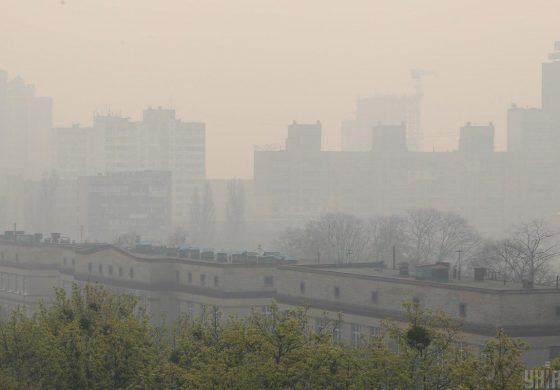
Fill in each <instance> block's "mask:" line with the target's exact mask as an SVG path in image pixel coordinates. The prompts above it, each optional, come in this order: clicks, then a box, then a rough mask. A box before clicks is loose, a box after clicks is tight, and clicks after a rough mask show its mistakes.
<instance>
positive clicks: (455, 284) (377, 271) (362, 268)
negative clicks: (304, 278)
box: [290, 263, 560, 294]
mask: <svg viewBox="0 0 560 390" xmlns="http://www.w3.org/2000/svg"><path fill="white" fill-rule="evenodd" d="M290 269H298V270H299V271H301V272H318V273H324V272H325V273H330V274H339V275H341V276H348V277H360V278H366V279H369V278H371V279H372V280H386V281H394V282H397V283H398V282H402V283H414V284H416V283H421V284H430V285H433V286H436V287H437V286H439V287H443V288H446V287H449V288H466V289H482V290H494V291H512V290H514V291H526V292H530V291H535V290H537V291H539V290H542V291H550V290H555V291H558V293H559V294H560V289H556V288H555V286H548V285H535V286H533V288H524V287H523V285H522V284H521V283H519V282H512V281H506V283H505V284H504V281H503V280H492V279H484V281H476V280H474V279H473V277H472V276H470V275H467V276H462V277H461V280H458V279H451V278H449V280H448V281H438V280H434V279H425V278H420V277H417V276H415V274H414V271H413V270H412V269H411V270H410V274H409V276H402V275H399V271H398V269H392V268H380V267H375V266H373V265H371V264H368V263H359V264H352V265H350V264H342V265H338V264H333V265H328V264H325V265H296V266H291V267H290Z"/></svg>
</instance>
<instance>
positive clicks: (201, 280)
mask: <svg viewBox="0 0 560 390" xmlns="http://www.w3.org/2000/svg"><path fill="white" fill-rule="evenodd" d="M200 284H201V285H202V286H204V285H205V284H206V275H204V274H202V275H200Z"/></svg>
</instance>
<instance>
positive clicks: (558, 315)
mask: <svg viewBox="0 0 560 390" xmlns="http://www.w3.org/2000/svg"><path fill="white" fill-rule="evenodd" d="M556 319H557V320H560V306H556Z"/></svg>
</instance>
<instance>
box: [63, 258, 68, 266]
mask: <svg viewBox="0 0 560 390" xmlns="http://www.w3.org/2000/svg"><path fill="white" fill-rule="evenodd" d="M62 262H63V263H64V265H65V266H66V263H67V262H68V260H66V257H65V258H64V259H63V260H62Z"/></svg>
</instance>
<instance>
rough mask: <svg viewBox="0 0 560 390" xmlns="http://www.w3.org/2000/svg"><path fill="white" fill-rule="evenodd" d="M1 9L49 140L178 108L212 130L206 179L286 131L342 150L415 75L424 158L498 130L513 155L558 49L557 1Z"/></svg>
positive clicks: (241, 166) (8, 54) (10, 4)
mask: <svg viewBox="0 0 560 390" xmlns="http://www.w3.org/2000/svg"><path fill="white" fill-rule="evenodd" d="M4 3H5V5H6V6H5V7H4V8H5V9H4V10H3V12H2V15H0V33H1V34H2V36H3V37H4V39H2V40H0V51H1V52H3V53H4V55H3V56H2V58H0V68H2V69H4V70H6V71H7V72H8V74H9V77H10V79H11V78H13V77H15V76H16V75H21V77H23V78H24V80H25V81H26V82H27V83H31V84H33V85H35V87H36V92H37V94H38V95H39V96H48V97H52V98H53V101H54V107H53V113H54V118H53V125H54V126H55V127H60V126H70V125H71V124H73V123H80V124H81V125H82V126H88V125H91V121H92V116H93V112H94V111H97V112H99V113H105V112H107V111H109V110H110V111H113V112H120V113H122V115H123V116H125V117H130V118H131V119H132V120H139V119H141V115H142V110H143V109H144V108H147V107H158V106H163V107H170V106H172V107H173V108H175V109H176V111H177V117H178V118H181V119H183V120H185V121H204V122H206V126H207V130H206V131H207V141H206V142H207V162H208V164H207V177H208V178H228V177H241V178H250V177H252V175H253V172H252V171H253V168H252V160H253V153H252V152H253V146H254V145H267V144H283V142H284V140H285V128H286V126H287V125H288V124H289V123H291V122H292V120H297V121H298V122H299V123H315V122H316V121H317V120H320V121H321V123H322V127H323V142H322V147H323V149H324V150H339V149H340V126H341V123H342V121H344V120H346V119H349V118H351V117H352V116H353V113H354V111H355V101H356V99H357V98H360V97H366V96H371V95H374V94H377V93H382V94H396V95H404V94H407V95H412V94H413V93H414V83H413V81H412V79H411V77H410V69H411V68H421V69H430V70H434V71H437V72H438V76H437V77H433V78H429V79H426V80H424V97H423V107H422V109H423V113H422V115H423V118H422V121H423V126H422V127H423V132H424V134H425V137H424V139H422V148H423V150H427V151H428V150H429V151H431V150H432V148H435V150H437V151H444V150H454V149H456V148H457V140H458V137H459V128H460V127H461V126H463V125H464V124H465V123H466V122H473V123H487V122H493V123H494V125H495V129H496V130H495V131H496V133H495V135H496V142H495V145H496V150H504V149H505V138H506V110H507V108H508V107H509V106H510V105H511V103H516V104H518V105H519V106H522V107H525V106H531V107H535V106H540V87H539V86H540V66H541V63H542V62H543V61H545V60H546V56H547V54H548V53H550V52H551V51H552V44H553V42H554V41H555V40H556V39H557V38H558V37H559V35H560V34H559V31H558V28H557V22H556V20H555V19H556V18H555V15H556V14H557V11H558V10H560V5H559V4H558V3H557V2H553V1H538V2H525V3H522V4H519V3H512V2H505V1H497V2H492V3H491V4H488V3H486V2H485V3H482V2H479V1H476V2H473V1H469V2H467V1H461V2H453V3H450V2H445V1H432V2H429V3H422V4H420V3H415V2H412V1H401V2H390V1H381V2H375V3H373V2H369V1H354V2H351V3H349V4H345V5H344V6H342V5H338V4H337V3H335V2H330V1H329V2H324V1H321V2H319V1H309V2H306V3H305V4H301V3H299V2H282V3H275V2H270V1H265V2H263V1H245V0H244V1H236V2H235V3H233V2H231V3H226V2H205V3H195V2H184V1H168V2H166V3H165V5H164V4H160V3H157V2H153V1H150V2H148V1H145V0H136V1H130V0H127V1H121V2H119V3H118V4H115V3H113V2H110V1H97V2H78V1H72V0H66V1H63V2H61V1H41V2H36V1H28V0H24V1H5V2H4ZM483 4H484V5H483ZM481 9H484V11H483V12H481ZM76 96H80V98H79V99H76ZM223 161H228V163H227V164H223Z"/></svg>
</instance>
